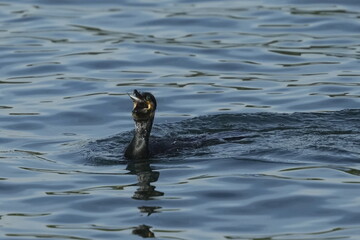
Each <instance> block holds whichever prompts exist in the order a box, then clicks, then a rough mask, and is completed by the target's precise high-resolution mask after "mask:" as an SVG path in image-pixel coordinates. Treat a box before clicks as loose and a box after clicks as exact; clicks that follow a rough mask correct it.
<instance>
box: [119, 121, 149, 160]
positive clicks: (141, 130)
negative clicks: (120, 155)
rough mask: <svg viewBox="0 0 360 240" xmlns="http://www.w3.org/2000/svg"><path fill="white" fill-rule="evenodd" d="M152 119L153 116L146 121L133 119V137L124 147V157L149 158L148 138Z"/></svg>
mask: <svg viewBox="0 0 360 240" xmlns="http://www.w3.org/2000/svg"><path fill="white" fill-rule="evenodd" d="M153 121H154V119H153V118H151V119H149V120H147V121H135V132H134V137H133V139H132V140H131V142H130V144H129V146H128V147H127V149H126V152H125V157H127V158H129V159H146V158H149V156H150V151H149V138H150V132H151V129H152V124H153Z"/></svg>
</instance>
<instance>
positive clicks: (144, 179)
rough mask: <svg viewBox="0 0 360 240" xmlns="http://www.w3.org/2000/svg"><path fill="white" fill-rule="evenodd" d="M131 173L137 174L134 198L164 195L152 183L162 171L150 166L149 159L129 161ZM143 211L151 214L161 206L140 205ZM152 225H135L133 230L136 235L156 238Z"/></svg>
mask: <svg viewBox="0 0 360 240" xmlns="http://www.w3.org/2000/svg"><path fill="white" fill-rule="evenodd" d="M126 169H127V170H128V171H129V174H133V175H136V176H137V181H138V182H137V185H138V188H137V189H136V191H135V193H134V195H133V196H132V198H133V199H136V200H151V199H153V198H154V197H158V196H163V195H164V193H163V192H160V191H157V190H156V186H153V185H151V184H152V183H154V182H156V181H157V180H158V179H159V176H160V173H159V172H158V171H154V170H153V169H152V168H151V166H150V161H149V160H143V161H129V163H128V165H127V168H126ZM138 209H139V210H140V212H141V213H144V214H146V215H147V216H150V215H151V214H153V213H156V212H157V211H158V210H159V209H161V207H160V206H140V207H138ZM150 228H151V226H147V225H139V226H138V227H135V229H134V230H133V231H132V233H133V234H134V235H138V236H140V237H143V238H154V237H155V234H154V233H153V232H152V231H150Z"/></svg>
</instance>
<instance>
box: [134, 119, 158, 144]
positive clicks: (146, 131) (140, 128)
mask: <svg viewBox="0 0 360 240" xmlns="http://www.w3.org/2000/svg"><path fill="white" fill-rule="evenodd" d="M153 121H154V119H150V120H149V121H135V133H134V139H137V140H139V141H141V140H144V141H145V142H146V143H148V142H149V137H150V132H151V129H152V125H153Z"/></svg>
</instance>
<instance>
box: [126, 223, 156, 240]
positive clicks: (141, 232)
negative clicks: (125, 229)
mask: <svg viewBox="0 0 360 240" xmlns="http://www.w3.org/2000/svg"><path fill="white" fill-rule="evenodd" d="M150 228H151V227H150V226H147V225H140V226H138V227H136V228H135V229H134V230H133V231H132V233H133V234H134V235H138V236H140V237H143V238H155V234H154V233H153V232H152V231H150Z"/></svg>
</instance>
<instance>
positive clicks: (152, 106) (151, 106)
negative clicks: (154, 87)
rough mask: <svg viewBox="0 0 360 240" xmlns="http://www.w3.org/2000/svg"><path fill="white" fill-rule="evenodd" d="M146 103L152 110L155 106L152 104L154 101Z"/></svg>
mask: <svg viewBox="0 0 360 240" xmlns="http://www.w3.org/2000/svg"><path fill="white" fill-rule="evenodd" d="M146 104H147V106H148V107H147V109H149V110H151V109H152V108H154V105H153V104H152V102H150V101H146Z"/></svg>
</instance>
